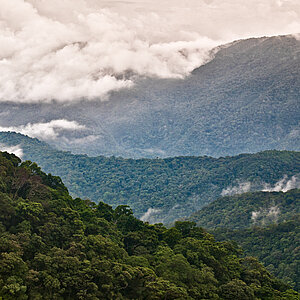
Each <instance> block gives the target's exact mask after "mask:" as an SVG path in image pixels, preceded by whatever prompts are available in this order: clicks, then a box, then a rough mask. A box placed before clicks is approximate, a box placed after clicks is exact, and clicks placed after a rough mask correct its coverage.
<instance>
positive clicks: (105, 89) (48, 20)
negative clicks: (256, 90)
mask: <svg viewBox="0 0 300 300" xmlns="http://www.w3.org/2000/svg"><path fill="white" fill-rule="evenodd" d="M0 7H1V10H0V44H1V48H0V101H2V102H3V101H14V102H24V103H28V102H51V101H52V100H56V101H60V102H70V101H79V100H82V99H87V100H95V99H97V100H98V99H100V100H105V99H107V95H108V93H109V92H110V91H112V90H118V89H120V88H128V87H132V85H133V84H134V81H135V76H158V77H162V78H182V77H184V76H186V75H188V74H189V73H190V72H191V71H192V70H193V69H195V68H196V67H198V66H200V65H202V64H203V63H205V62H207V61H208V60H209V59H211V53H210V50H211V49H212V48H214V47H215V46H217V45H220V44H222V43H225V42H229V41H232V40H235V39H240V38H246V37H252V36H263V35H277V34H288V33H299V32H300V2H299V1H298V0H260V1H259V0H249V1H239V0H225V1H224V0H222V1H221V0H189V1H188V2H186V1H180V0H172V1H171V0H168V1H167V0H160V1H158V0H153V1H151V2H148V1H145V0H133V1H115V0H110V1H96V0H65V1H61V0H52V1H44V0H27V1H26V0H14V1H7V0H0Z"/></svg>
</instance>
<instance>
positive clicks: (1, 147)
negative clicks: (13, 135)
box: [0, 144, 23, 158]
mask: <svg viewBox="0 0 300 300" xmlns="http://www.w3.org/2000/svg"><path fill="white" fill-rule="evenodd" d="M0 151H2V152H8V153H13V154H15V155H16V156H18V157H19V158H22V156H23V149H22V148H21V146H20V145H16V146H7V145H4V144H0Z"/></svg>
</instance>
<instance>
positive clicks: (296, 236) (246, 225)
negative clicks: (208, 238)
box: [189, 189, 300, 290]
mask: <svg viewBox="0 0 300 300" xmlns="http://www.w3.org/2000/svg"><path fill="white" fill-rule="evenodd" d="M189 220H192V221H195V222H196V223H197V225H198V226H202V227H204V228H207V229H209V230H210V232H212V233H213V234H214V235H215V236H216V238H217V239H218V240H221V241H223V240H233V241H235V242H236V243H237V244H238V245H240V246H241V247H242V248H243V249H244V250H245V254H246V255H251V256H255V257H257V258H259V259H260V260H261V261H262V262H263V263H264V265H265V266H266V268H267V269H268V270H269V271H271V272H272V273H273V274H275V275H276V276H278V277H279V278H281V279H282V280H284V281H285V282H286V283H289V284H291V285H292V286H293V287H294V288H295V289H297V290H299V289H300V286H299V282H300V273H299V268H300V259H299V251H300V248H299V246H300V244H299V241H300V190H299V189H294V190H290V191H288V192H286V193H283V192H255V193H245V194H242V195H235V196H231V197H222V198H220V199H218V200H216V201H214V202H212V203H211V204H209V205H208V206H206V207H203V208H202V209H201V210H199V211H198V212H196V213H194V214H193V215H192V216H191V217H190V218H189Z"/></svg>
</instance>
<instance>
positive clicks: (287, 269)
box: [212, 198, 300, 291]
mask: <svg viewBox="0 0 300 300" xmlns="http://www.w3.org/2000/svg"><path fill="white" fill-rule="evenodd" d="M298 206H299V198H298ZM212 232H213V234H214V235H215V236H216V238H217V239H218V240H220V241H222V240H232V241H236V243H238V245H240V246H241V247H242V248H243V249H244V251H245V253H244V254H245V255H251V256H255V257H257V258H259V260H260V261H261V262H263V264H264V266H265V267H266V268H267V269H268V270H269V271H270V272H271V273H272V274H274V275H276V276H277V277H279V278H281V279H282V280H283V281H284V282H286V283H288V284H290V285H291V286H293V287H294V288H295V289H296V290H298V291H299V290H300V274H299V269H300V257H299V251H300V247H299V246H300V245H299V241H300V214H298V215H295V216H294V217H292V218H291V219H289V220H287V221H285V222H282V223H279V224H272V225H268V226H267V227H256V226H255V227H252V228H248V229H240V230H231V229H224V228H222V229H216V230H214V231H212Z"/></svg>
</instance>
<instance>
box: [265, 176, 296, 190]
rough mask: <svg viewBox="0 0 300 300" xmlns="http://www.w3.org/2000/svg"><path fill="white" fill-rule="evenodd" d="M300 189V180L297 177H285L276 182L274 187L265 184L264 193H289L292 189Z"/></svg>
mask: <svg viewBox="0 0 300 300" xmlns="http://www.w3.org/2000/svg"><path fill="white" fill-rule="evenodd" d="M299 188H300V179H299V178H298V176H297V175H294V176H292V177H291V178H290V179H288V176H287V175H285V176H284V177H283V178H282V179H281V180H279V181H278V182H276V183H275V184H274V185H273V186H271V185H270V184H267V183H265V184H264V188H263V191H264V192H287V191H289V190H292V189H299Z"/></svg>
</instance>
